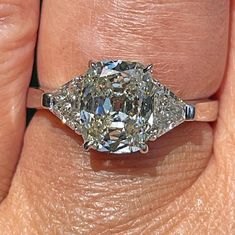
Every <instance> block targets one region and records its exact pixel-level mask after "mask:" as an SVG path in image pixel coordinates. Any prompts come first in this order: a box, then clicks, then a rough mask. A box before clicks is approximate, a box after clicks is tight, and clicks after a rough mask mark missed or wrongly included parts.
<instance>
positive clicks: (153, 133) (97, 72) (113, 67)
mask: <svg viewBox="0 0 235 235" xmlns="http://www.w3.org/2000/svg"><path fill="white" fill-rule="evenodd" d="M52 97H53V98H52V103H51V107H50V110H51V111H52V112H53V113H54V114H55V115H57V116H58V117H59V118H60V119H61V120H62V121H63V122H64V123H66V124H67V125H68V126H69V127H70V128H72V129H73V130H75V131H76V132H77V133H80V134H81V135H82V137H83V139H84V141H85V145H86V147H87V146H90V147H92V148H93V149H96V150H98V151H101V152H110V153H119V154H120V153H131V152H136V151H141V150H142V151H143V152H144V151H145V150H146V146H147V145H146V142H147V141H148V140H150V139H153V138H157V137H159V136H161V135H163V134H164V133H166V132H168V131H169V130H171V129H172V128H174V127H176V126H177V125H179V124H181V123H182V122H183V121H184V120H185V105H186V104H185V103H184V102H183V101H182V100H180V99H179V98H177V97H176V96H175V95H174V94H173V93H172V92H171V91H170V90H169V89H167V88H166V87H165V86H163V85H161V84H160V83H159V82H158V81H154V79H153V78H152V74H151V73H150V72H149V71H148V70H146V69H145V66H144V65H142V64H140V63H137V62H130V61H122V60H116V61H101V62H97V63H92V66H91V67H90V68H89V69H88V70H87V72H86V73H85V74H84V75H83V76H81V77H77V78H74V79H73V80H72V81H70V82H68V83H67V84H65V85H64V86H62V87H61V88H60V89H59V90H57V91H55V92H54V93H52Z"/></svg>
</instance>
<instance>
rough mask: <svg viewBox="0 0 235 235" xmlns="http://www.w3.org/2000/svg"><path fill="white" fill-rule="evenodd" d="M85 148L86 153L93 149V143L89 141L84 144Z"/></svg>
mask: <svg viewBox="0 0 235 235" xmlns="http://www.w3.org/2000/svg"><path fill="white" fill-rule="evenodd" d="M83 148H84V150H85V151H88V150H89V149H91V142H89V141H87V142H85V143H84V144H83Z"/></svg>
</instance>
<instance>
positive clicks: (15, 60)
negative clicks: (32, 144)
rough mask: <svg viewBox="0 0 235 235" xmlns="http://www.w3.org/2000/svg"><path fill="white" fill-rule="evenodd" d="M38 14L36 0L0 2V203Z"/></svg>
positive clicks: (19, 130)
mask: <svg viewBox="0 0 235 235" xmlns="http://www.w3.org/2000/svg"><path fill="white" fill-rule="evenodd" d="M38 11H39V1H38V0H33V1H32V0H26V1H20V0H6V1H0V22H1V23H0V94H1V100H0V107H1V109H0V116H1V118H0V201H1V199H2V198H3V197H4V196H5V195H6V193H7V191H8V188H9V185H10V182H11V178H12V175H13V172H14V169H15V165H16V162H17V161H18V157H19V155H20V150H21V145H22V136H23V132H24V127H25V96H26V90H27V87H28V83H29V79H30V76H31V70H32V63H33V54H34V46H35V39H36V33H37V27H38Z"/></svg>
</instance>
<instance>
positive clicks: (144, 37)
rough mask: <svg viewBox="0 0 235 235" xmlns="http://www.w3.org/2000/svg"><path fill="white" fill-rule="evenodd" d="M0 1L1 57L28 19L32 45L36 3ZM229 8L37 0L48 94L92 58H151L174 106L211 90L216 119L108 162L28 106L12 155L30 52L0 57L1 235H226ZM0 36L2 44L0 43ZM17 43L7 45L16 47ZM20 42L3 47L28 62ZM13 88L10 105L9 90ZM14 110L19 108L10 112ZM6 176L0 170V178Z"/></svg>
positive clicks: (231, 98) (233, 70) (233, 194)
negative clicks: (31, 112) (28, 117)
mask: <svg viewBox="0 0 235 235" xmlns="http://www.w3.org/2000/svg"><path fill="white" fill-rule="evenodd" d="M2 2H3V1H0V14H1V17H0V19H2V20H1V21H0V30H3V29H8V31H6V33H5V34H2V33H1V34H0V42H1V43H0V45H1V48H0V50H1V51H2V52H5V51H7V49H6V48H10V46H9V45H12V46H14V45H16V44H17V43H16V42H14V37H18V36H19V34H17V33H16V32H18V31H20V32H21V33H22V35H23V31H24V30H22V25H25V24H26V25H27V23H28V22H29V19H30V20H31V23H30V24H29V26H28V27H29V29H27V30H26V29H25V32H24V36H22V38H24V40H25V42H24V43H25V44H24V45H31V47H30V49H32V50H33V45H34V43H35V37H34V36H35V32H36V31H37V23H38V20H37V16H38V2H37V1H32V0H31V1H29V0H28V1H24V2H26V3H22V2H23V1H20V0H18V1H17V0H11V1H10V0H5V1H4V3H2ZM8 2H9V3H10V2H11V4H10V5H9V9H14V7H15V8H16V11H13V10H11V12H10V15H11V21H10V20H9V21H8V20H7V19H8V17H6V18H5V17H4V15H5V14H6V13H5V12H7V10H8V8H7V7H6V3H8ZM29 4H31V5H29ZM234 4H235V1H229V0H189V1H185V0H148V1H146V0H139V1H134V0H128V1H124V0H119V1H117V0H116V1H115V0H111V1H108V0H107V1H101V0H96V1H95V0H88V1H86V0H57V1H54V0H44V2H43V6H42V12H41V22H40V30H39V39H38V71H39V79H40V84H41V86H42V87H44V88H47V89H48V90H50V89H55V88H57V87H58V86H60V85H62V84H63V83H65V82H67V81H69V80H70V79H71V78H72V77H73V76H74V75H77V74H80V73H83V72H84V70H85V69H86V68H87V63H88V61H89V60H90V59H93V60H95V61H97V60H101V59H109V58H110V59H115V58H121V59H129V60H138V61H140V62H142V63H145V64H150V63H152V64H153V65H154V68H155V69H154V76H155V77H157V78H158V80H159V81H161V82H162V83H163V84H165V85H166V86H168V87H169V88H171V90H172V91H174V92H175V93H176V95H177V96H179V97H181V98H182V99H184V100H192V99H202V98H209V97H210V96H212V95H214V97H215V98H217V99H218V100H219V102H220V106H219V116H218V120H217V122H216V123H213V124H208V123H195V122H188V123H185V124H183V125H180V126H179V127H177V128H175V129H174V130H172V131H171V132H169V133H168V134H166V135H164V136H163V137H161V138H160V139H159V140H157V141H156V142H152V143H151V144H149V146H150V151H149V153H148V154H145V155H141V154H138V153H136V154H132V155H130V156H128V155H126V156H123V157H120V156H119V157H115V156H113V155H106V154H100V153H97V152H94V151H91V152H85V151H83V148H82V139H81V137H79V136H77V135H76V134H74V133H73V132H72V131H71V130H69V128H67V127H66V126H64V125H63V124H61V122H60V121H59V120H57V119H56V118H55V117H54V116H53V115H52V114H50V113H49V112H47V111H38V112H37V114H36V115H35V117H34V118H33V120H32V122H31V123H30V125H29V127H28V128H27V130H26V132H25V135H24V141H23V143H24V144H23V145H22V150H21V154H19V152H20V147H21V144H22V136H23V122H24V115H25V114H24V105H25V98H24V97H25V96H26V87H27V85H28V79H29V76H30V71H31V69H32V66H31V65H32V62H33V60H32V54H33V53H32V50H29V48H28V47H29V46H28V47H27V48H28V57H27V59H28V62H27V63H26V61H27V60H26V59H21V57H19V59H17V62H15V61H16V56H17V55H18V54H13V55H15V56H9V57H6V55H4V54H3V55H2V53H1V56H0V59H1V61H0V76H2V77H3V79H2V78H1V79H0V80H1V81H0V89H1V90H3V91H4V93H1V94H4V95H5V96H3V95H2V96H3V97H4V99H5V101H3V100H1V101H0V102H4V108H6V111H4V114H5V116H3V118H1V120H0V127H1V139H0V150H1V157H0V164H1V161H3V162H4V160H2V159H4V158H6V156H7V155H6V149H8V150H9V149H10V150H11V151H8V154H9V156H10V157H7V159H8V162H9V166H11V169H14V167H15V162H16V160H15V159H18V158H19V163H18V165H17V168H16V171H15V173H14V177H13V180H12V184H11V186H10V188H9V187H6V188H4V190H3V189H2V190H0V191H3V192H4V194H2V195H3V196H5V195H6V192H7V191H8V189H9V193H8V195H7V196H6V197H5V199H4V200H3V201H2V203H1V205H0V231H1V234H3V235H5V234H7V235H8V234H13V235H14V234H16V235H19V234H30V235H31V234H32V235H34V234H164V235H165V234H182V235H184V234H199V235H200V234H213V235H217V234H218V235H221V234H226V235H227V234H235V204H234V201H235V158H234V152H235V136H234V132H235V126H234V121H233V120H234V118H235V107H234V105H235V45H234V37H235V19H234V17H235V6H234ZM25 12H27V14H25ZM32 16H34V17H32ZM17 17H19V19H20V20H19V19H18V18H17ZM32 19H34V20H32ZM21 21H22V22H24V24H23V23H22V24H19V23H18V22H21ZM13 26H14V27H13ZM14 28H17V30H18V31H17V30H16V31H14ZM23 29H24V28H23ZM4 35H9V37H11V40H12V43H10V44H9V45H8V44H7V45H6V43H5V42H8V39H5V38H7V37H5V36H4ZM16 35H17V36H16ZM28 35H31V36H28ZM32 35H34V36H32ZM22 38H21V39H20V40H19V39H15V40H16V41H17V42H18V41H20V42H22V43H23V41H24V40H23V39H22ZM4 40H5V41H4ZM3 42H4V43H5V44H4V43H3ZM17 45H18V44H17ZM24 45H23V44H22V45H18V46H17V47H16V48H17V49H14V47H12V48H13V49H12V51H17V52H15V53H19V56H26V54H25V50H26V49H25V48H24ZM19 48H23V49H19ZM9 50H10V49H9ZM18 51H20V52H18ZM26 51H27V50H26ZM29 51H30V52H29ZM11 53H13V52H11ZM10 55H12V54H10ZM6 64H10V65H12V68H13V69H12V71H11V73H13V74H11V75H12V77H14V78H15V83H17V84H18V85H17V86H15V87H14V86H13V85H12V84H11V82H10V81H11V79H10V78H8V77H7V78H4V76H3V75H5V74H6V73H7V72H9V67H8V66H7V65H6ZM16 65H18V66H19V68H18V69H17V68H16V67H17V66H16ZM13 71H14V72H13ZM22 71H27V72H24V73H23V72H22ZM20 72H21V73H22V74H24V76H23V75H20V76H21V77H20V76H19V74H21V73H20ZM26 78H27V79H26ZM21 86H22V87H24V89H23V88H22V90H21V91H20V94H21V97H23V98H22V99H19V97H18V96H17V94H18V93H17V92H16V90H17V91H18V89H19V87H21ZM14 88H15V89H16V90H14V91H13V90H12V89H14ZM7 89H8V90H7ZM7 91H12V92H13V94H11V95H9V94H10V93H9V92H7ZM6 101H7V102H8V101H9V102H8V103H7V104H8V105H5V103H6ZM16 101H18V102H16ZM11 102H12V103H11ZM16 103H17V104H18V103H20V104H19V107H20V108H21V110H22V112H19V111H18V110H15V109H13V108H12V107H15V104H16ZM0 112H3V111H2V110H1V111H0ZM12 117H13V118H15V120H17V122H18V121H19V120H20V124H19V123H16V122H13V123H14V125H15V128H16V127H18V126H19V125H21V129H20V131H19V134H18V135H17V136H14V138H15V139H14V138H13V137H11V136H10V134H11V133H13V132H12V130H11V129H8V128H14V125H13V126H12V125H10V124H9V123H8V122H9V121H10V120H12ZM13 120H14V119H13ZM16 129H17V130H18V128H16ZM16 143H17V144H16ZM9 146H10V147H9ZM15 146H17V148H16V147H15ZM11 158H13V159H14V164H13V163H12V161H10V159H11ZM2 169H3V170H4V169H5V165H3V166H2V167H1V171H0V172H2ZM11 172H12V171H11ZM11 176H12V173H11V174H9V173H6V174H3V176H2V174H1V178H0V180H1V181H4V180H5V179H7V178H8V179H9V177H10V178H11ZM9 182H10V181H9ZM1 185H4V184H0V187H2V186H1ZM8 185H9V184H8Z"/></svg>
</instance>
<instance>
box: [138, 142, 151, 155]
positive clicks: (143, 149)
mask: <svg viewBox="0 0 235 235" xmlns="http://www.w3.org/2000/svg"><path fill="white" fill-rule="evenodd" d="M148 151H149V146H148V145H147V144H142V145H141V149H140V153H142V154H146V153H148Z"/></svg>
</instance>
